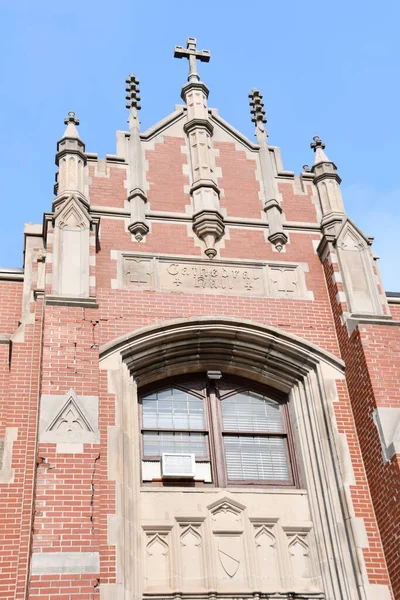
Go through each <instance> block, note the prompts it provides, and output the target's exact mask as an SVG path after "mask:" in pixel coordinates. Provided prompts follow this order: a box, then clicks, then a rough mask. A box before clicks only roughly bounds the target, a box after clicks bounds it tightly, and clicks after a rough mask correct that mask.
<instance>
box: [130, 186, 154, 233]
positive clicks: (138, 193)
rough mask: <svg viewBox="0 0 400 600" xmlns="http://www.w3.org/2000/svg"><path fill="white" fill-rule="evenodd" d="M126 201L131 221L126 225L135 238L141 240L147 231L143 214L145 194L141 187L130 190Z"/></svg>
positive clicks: (145, 200) (145, 201) (147, 227)
mask: <svg viewBox="0 0 400 600" xmlns="http://www.w3.org/2000/svg"><path fill="white" fill-rule="evenodd" d="M128 201H129V203H130V206H131V222H130V224H129V225H128V229H129V231H130V233H131V234H132V235H133V237H134V238H135V240H136V241H137V242H141V241H142V240H143V238H144V237H145V236H146V235H147V234H148V232H149V226H148V225H147V224H146V214H145V205H146V203H147V198H146V194H145V193H144V191H143V190H142V189H140V188H135V189H134V190H132V191H131V192H130V194H129V196H128Z"/></svg>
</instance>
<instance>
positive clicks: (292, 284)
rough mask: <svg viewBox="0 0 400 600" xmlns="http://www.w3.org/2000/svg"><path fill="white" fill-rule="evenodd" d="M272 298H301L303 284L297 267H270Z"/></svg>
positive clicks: (269, 278)
mask: <svg viewBox="0 0 400 600" xmlns="http://www.w3.org/2000/svg"><path fill="white" fill-rule="evenodd" d="M267 270H268V281H269V285H270V292H271V296H274V297H276V298H282V297H284V298H301V297H302V296H303V295H304V290H303V289H302V286H303V282H302V281H301V278H300V276H299V269H298V267H297V266H296V265H268V267H267Z"/></svg>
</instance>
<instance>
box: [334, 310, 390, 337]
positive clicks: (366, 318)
mask: <svg viewBox="0 0 400 600" xmlns="http://www.w3.org/2000/svg"><path fill="white" fill-rule="evenodd" d="M363 324H364V325H391V326H393V327H399V326H400V321H394V320H393V318H392V317H391V316H390V315H354V314H349V315H348V317H347V319H346V325H347V330H348V332H349V336H350V335H351V334H352V333H353V331H354V330H355V329H356V328H357V327H358V325H363Z"/></svg>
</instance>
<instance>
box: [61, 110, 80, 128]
mask: <svg viewBox="0 0 400 600" xmlns="http://www.w3.org/2000/svg"><path fill="white" fill-rule="evenodd" d="M64 123H65V125H69V124H70V123H72V124H73V125H79V119H76V118H75V113H74V111H73V110H70V111H69V113H68V117H66V118H65V119H64Z"/></svg>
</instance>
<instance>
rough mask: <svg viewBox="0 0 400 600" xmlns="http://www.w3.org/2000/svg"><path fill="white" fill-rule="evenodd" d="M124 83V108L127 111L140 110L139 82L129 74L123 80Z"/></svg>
mask: <svg viewBox="0 0 400 600" xmlns="http://www.w3.org/2000/svg"><path fill="white" fill-rule="evenodd" d="M125 82H126V84H127V85H126V88H125V90H126V100H127V103H126V108H127V109H128V110H131V109H136V110H140V109H141V106H140V104H139V102H140V96H139V94H140V90H139V81H138V79H136V77H135V75H134V74H133V73H131V74H130V75H129V77H127V78H126V79H125Z"/></svg>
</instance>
